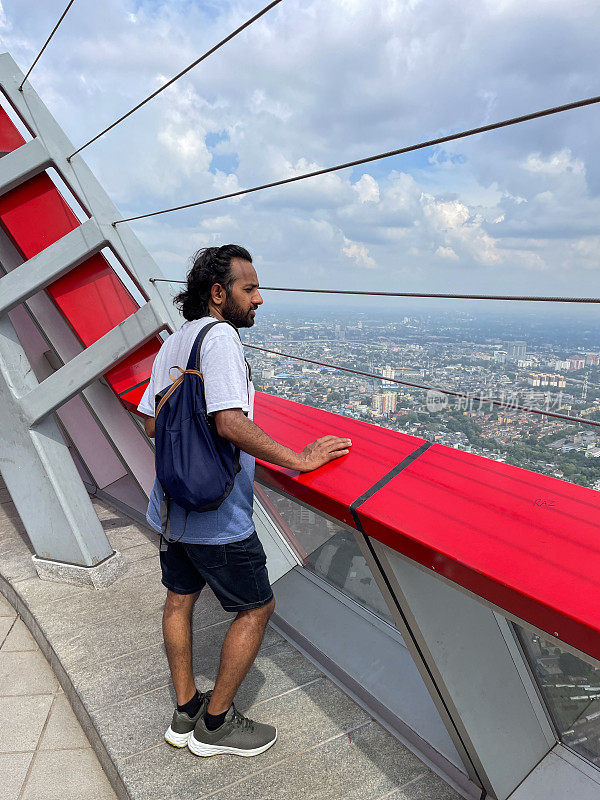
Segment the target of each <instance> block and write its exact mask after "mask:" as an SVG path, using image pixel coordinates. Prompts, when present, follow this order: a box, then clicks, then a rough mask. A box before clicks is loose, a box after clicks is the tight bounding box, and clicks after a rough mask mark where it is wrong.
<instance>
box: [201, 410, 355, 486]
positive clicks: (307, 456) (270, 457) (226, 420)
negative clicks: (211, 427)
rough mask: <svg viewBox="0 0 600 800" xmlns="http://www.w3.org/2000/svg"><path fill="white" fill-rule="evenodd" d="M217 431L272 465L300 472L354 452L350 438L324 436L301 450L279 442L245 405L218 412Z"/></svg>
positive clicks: (216, 417)
mask: <svg viewBox="0 0 600 800" xmlns="http://www.w3.org/2000/svg"><path fill="white" fill-rule="evenodd" d="M215 424H216V428H217V433H218V434H219V436H222V437H223V438H224V439H227V440H228V441H230V442H232V444H234V445H236V447H239V449H240V450H243V451H244V452H245V453H249V454H250V455H251V456H255V457H256V458H262V459H263V460H264V461H268V462H269V463H271V464H276V465H277V466H280V467H287V468H288V469H296V470H298V471H300V472H310V470H313V469H318V467H322V466H323V464H327V463H328V462H329V461H333V459H334V458H340V456H345V455H347V453H349V452H350V447H351V446H352V442H351V441H350V439H340V438H339V437H338V436H322V437H321V438H320V439H317V440H316V441H315V442H312V443H311V444H309V445H307V446H306V447H305V448H304V450H303V451H302V452H301V453H297V452H296V451H295V450H291V449H290V448H289V447H285V445H283V444H279V442H276V441H275V440H274V439H271V437H270V436H269V435H268V434H266V433H265V432H264V431H263V430H262V429H261V428H259V427H258V425H256V424H255V423H254V422H252V420H250V419H248V417H247V416H246V415H245V414H244V412H243V411H242V409H241V408H227V409H224V410H223V411H215Z"/></svg>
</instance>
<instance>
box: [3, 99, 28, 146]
mask: <svg viewBox="0 0 600 800" xmlns="http://www.w3.org/2000/svg"><path fill="white" fill-rule="evenodd" d="M22 144H25V139H24V138H23V137H22V136H21V134H20V133H19V131H18V130H17V129H16V128H15V126H14V125H13V124H12V122H11V120H10V117H9V116H8V114H7V113H6V111H5V110H4V109H3V108H2V107H1V106H0V153H12V151H13V150H16V149H17V147H21V145H22Z"/></svg>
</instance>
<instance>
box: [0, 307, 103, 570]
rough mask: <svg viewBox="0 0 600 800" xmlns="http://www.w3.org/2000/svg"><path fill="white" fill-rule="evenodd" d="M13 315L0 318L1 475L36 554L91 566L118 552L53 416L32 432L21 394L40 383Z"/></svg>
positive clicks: (43, 557) (45, 557) (44, 557)
mask: <svg viewBox="0 0 600 800" xmlns="http://www.w3.org/2000/svg"><path fill="white" fill-rule="evenodd" d="M24 364H27V357H26V355H25V352H24V351H23V348H22V347H21V343H20V342H19V340H18V338H17V335H16V333H15V330H14V328H13V326H12V325H11V323H10V320H9V319H8V317H3V318H2V319H0V402H1V404H2V413H1V414H0V471H1V472H2V477H3V479H4V481H5V482H6V485H7V487H8V491H9V492H10V496H11V498H12V500H13V502H14V504H15V506H16V507H17V509H18V511H19V515H20V517H21V520H22V521H23V524H24V525H25V528H26V530H27V535H28V536H29V538H30V540H31V543H32V545H33V547H34V548H35V551H36V553H37V555H38V556H39V557H40V558H42V559H52V560H54V561H59V562H64V563H68V564H76V565H79V566H82V567H92V566H94V565H96V564H98V563H99V562H102V561H104V560H105V559H108V558H109V556H111V555H112V553H113V550H112V548H111V546H110V544H109V543H108V540H107V538H106V535H105V533H104V531H103V529H102V526H101V525H100V522H99V520H98V517H97V515H96V513H95V512H94V508H93V506H92V504H91V503H90V500H89V497H88V495H87V492H86V490H85V487H84V485H83V482H82V480H81V478H80V477H79V474H78V472H77V468H76V467H75V464H74V463H73V459H72V458H71V455H70V453H69V450H68V448H67V446H66V444H65V442H64V440H63V438H62V436H61V435H60V432H59V430H58V427H57V425H56V422H55V421H54V418H48V419H46V420H44V421H43V422H42V423H41V424H40V425H39V427H38V428H37V429H36V430H35V431H29V430H28V429H27V426H26V424H25V421H24V419H23V413H22V410H21V406H20V403H19V400H18V396H19V395H20V394H23V393H24V392H26V391H28V390H31V389H32V388H33V387H35V386H36V385H37V381H36V379H35V377H34V375H33V373H32V371H31V370H26V369H23V365H24Z"/></svg>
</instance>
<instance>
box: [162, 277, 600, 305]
mask: <svg viewBox="0 0 600 800" xmlns="http://www.w3.org/2000/svg"><path fill="white" fill-rule="evenodd" d="M150 282H151V283H187V281H181V280H172V279H171V278H150ZM260 291H268V292H305V293H314V294H351V295H360V296H365V297H417V298H418V297H424V298H434V299H449V300H518V301H524V302H529V303H600V297H547V296H546V297H544V296H543V295H540V296H537V295H512V294H445V293H442V294H439V293H434V292H427V293H419V292H370V291H359V290H355V289H295V288H289V287H283V286H261V287H260Z"/></svg>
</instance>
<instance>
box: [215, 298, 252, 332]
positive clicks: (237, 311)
mask: <svg viewBox="0 0 600 800" xmlns="http://www.w3.org/2000/svg"><path fill="white" fill-rule="evenodd" d="M255 310H256V309H254V308H251V309H249V310H248V311H244V309H243V308H241V306H239V305H238V304H237V303H236V302H235V300H234V299H233V298H232V297H231V295H229V294H228V295H227V297H226V299H225V303H224V305H223V308H222V310H221V313H222V314H223V318H224V319H226V320H228V322H231V323H233V324H234V325H235V327H236V328H251V327H252V326H253V325H254V317H253V316H252V314H251V312H252V311H255Z"/></svg>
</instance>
